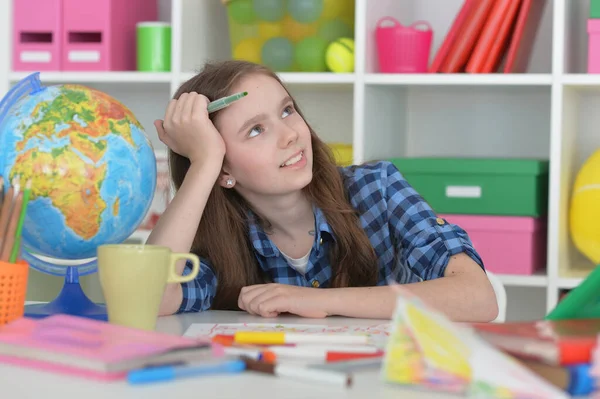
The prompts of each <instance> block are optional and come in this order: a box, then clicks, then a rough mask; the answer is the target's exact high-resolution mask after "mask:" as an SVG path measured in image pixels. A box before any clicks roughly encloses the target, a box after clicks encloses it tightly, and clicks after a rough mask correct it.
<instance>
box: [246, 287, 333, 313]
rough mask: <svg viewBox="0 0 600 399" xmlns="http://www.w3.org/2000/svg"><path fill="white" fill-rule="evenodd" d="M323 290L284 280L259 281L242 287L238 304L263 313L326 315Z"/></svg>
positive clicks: (254, 311) (252, 311)
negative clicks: (282, 281)
mask: <svg viewBox="0 0 600 399" xmlns="http://www.w3.org/2000/svg"><path fill="white" fill-rule="evenodd" d="M324 293H325V292H324V290H320V289H318V288H311V287H297V286H294V285H286V284H258V285H251V286H248V287H244V288H242V291H241V292H240V296H239V297H238V306H239V307H240V309H242V310H245V311H246V312H248V313H250V314H252V315H255V316H262V317H276V316H277V315H279V314H280V313H293V314H296V315H298V316H301V317H309V318H324V317H327V316H328V313H327V310H326V308H325V306H326V305H327V300H326V299H325V298H324V295H323V294H324Z"/></svg>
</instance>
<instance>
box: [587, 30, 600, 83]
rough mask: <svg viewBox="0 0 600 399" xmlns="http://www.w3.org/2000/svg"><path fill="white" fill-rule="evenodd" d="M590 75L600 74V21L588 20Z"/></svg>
mask: <svg viewBox="0 0 600 399" xmlns="http://www.w3.org/2000/svg"><path fill="white" fill-rule="evenodd" d="M587 31H588V73H600V19H588V22H587Z"/></svg>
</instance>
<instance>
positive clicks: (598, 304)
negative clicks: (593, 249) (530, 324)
mask: <svg viewBox="0 0 600 399" xmlns="http://www.w3.org/2000/svg"><path fill="white" fill-rule="evenodd" d="M597 318H600V265H598V266H596V267H595V268H594V270H592V272H591V273H590V274H589V275H588V276H587V277H586V278H585V279H583V281H582V282H581V283H580V284H579V285H578V286H577V287H575V288H574V289H572V290H571V292H569V293H568V294H567V295H566V296H565V297H564V298H563V299H562V300H561V301H560V302H558V304H557V305H556V306H555V307H554V309H552V310H551V311H550V312H549V313H548V314H547V315H546V317H545V319H546V320H569V319H597Z"/></svg>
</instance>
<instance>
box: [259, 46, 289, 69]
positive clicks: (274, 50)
mask: <svg viewBox="0 0 600 399" xmlns="http://www.w3.org/2000/svg"><path fill="white" fill-rule="evenodd" d="M261 59H262V63H263V64H264V65H266V66H268V67H269V68H271V69H272V70H274V71H281V72H283V71H289V70H291V68H292V64H293V63H294V45H293V44H292V42H291V41H290V40H289V39H287V38H285V37H274V38H272V39H269V40H267V41H266V42H265V44H264V45H263V47H262V51H261Z"/></svg>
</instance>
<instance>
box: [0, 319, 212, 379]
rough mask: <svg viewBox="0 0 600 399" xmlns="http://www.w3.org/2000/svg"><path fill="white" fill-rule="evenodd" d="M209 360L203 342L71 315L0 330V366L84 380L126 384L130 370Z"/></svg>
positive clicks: (207, 347)
mask: <svg viewBox="0 0 600 399" xmlns="http://www.w3.org/2000/svg"><path fill="white" fill-rule="evenodd" d="M212 358H213V350H212V345H211V343H210V341H207V340H202V339H192V338H188V337H181V336H176V335H168V334H161V333H158V332H154V331H144V330H138V329H133V328H127V327H121V326H117V325H113V324H109V323H106V322H103V321H97V320H92V319H87V318H82V317H76V316H70V315H61V314H59V315H53V316H49V317H47V318H45V319H29V318H25V317H23V318H20V319H18V320H15V321H13V322H11V323H8V324H6V325H4V326H0V363H6V364H11V365H15V366H18V367H27V368H34V369H39V370H45V371H50V372H56V373H60V374H69V375H73V376H78V377H82V378H91V379H96V380H104V381H114V380H124V379H125V378H126V377H127V373H128V372H130V371H132V370H138V369H143V368H147V367H153V366H162V365H171V364H179V363H187V362H192V361H200V362H202V361H205V360H210V359H212Z"/></svg>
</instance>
